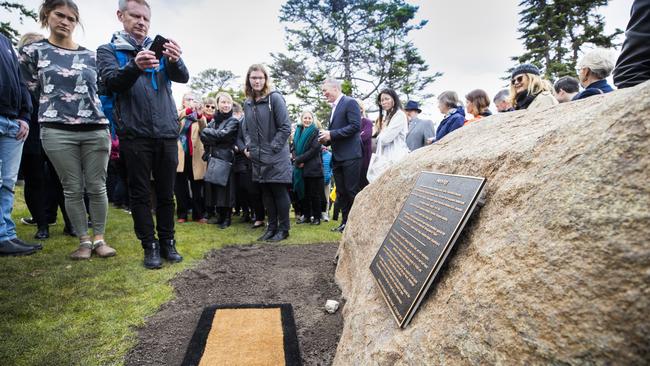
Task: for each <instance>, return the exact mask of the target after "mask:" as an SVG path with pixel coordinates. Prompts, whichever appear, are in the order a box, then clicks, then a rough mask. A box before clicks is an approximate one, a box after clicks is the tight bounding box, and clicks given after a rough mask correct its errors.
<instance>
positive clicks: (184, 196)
mask: <svg viewBox="0 0 650 366" xmlns="http://www.w3.org/2000/svg"><path fill="white" fill-rule="evenodd" d="M186 97H187V95H186V96H183V105H185V100H186ZM188 98H191V99H190V102H189V103H188V104H187V105H188V107H187V108H185V109H184V110H182V111H181V112H180V115H179V116H178V120H179V136H178V166H177V168H176V184H175V185H174V194H175V195H176V205H177V207H176V216H177V220H176V222H178V223H179V224H182V223H184V222H186V221H187V219H188V216H187V213H188V211H189V210H190V208H192V219H193V220H194V221H197V222H200V223H202V224H205V223H206V222H208V220H207V219H206V218H205V217H204V212H205V200H204V199H203V197H204V196H203V186H204V183H203V176H204V175H205V170H206V168H207V165H206V163H205V161H203V153H204V152H205V149H204V148H203V143H202V142H201V139H200V138H199V134H200V133H201V131H203V129H204V128H205V127H206V126H207V125H208V122H209V121H211V120H212V114H214V108H215V106H216V103H215V101H214V98H207V99H206V100H205V102H204V103H201V102H197V101H196V100H195V99H194V96H189V97H188Z"/></svg>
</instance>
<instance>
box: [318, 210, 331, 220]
mask: <svg viewBox="0 0 650 366" xmlns="http://www.w3.org/2000/svg"><path fill="white" fill-rule="evenodd" d="M320 219H321V220H323V221H325V222H330V215H328V214H327V212H323V213H321V214H320Z"/></svg>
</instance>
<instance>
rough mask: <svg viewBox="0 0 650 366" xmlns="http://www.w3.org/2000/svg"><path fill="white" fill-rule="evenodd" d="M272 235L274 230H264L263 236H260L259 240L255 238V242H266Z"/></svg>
mask: <svg viewBox="0 0 650 366" xmlns="http://www.w3.org/2000/svg"><path fill="white" fill-rule="evenodd" d="M273 235H275V230H270V229H266V231H265V232H264V234H262V236H260V237H259V238H257V241H264V240H268V239H269V238H270V237H272V236H273Z"/></svg>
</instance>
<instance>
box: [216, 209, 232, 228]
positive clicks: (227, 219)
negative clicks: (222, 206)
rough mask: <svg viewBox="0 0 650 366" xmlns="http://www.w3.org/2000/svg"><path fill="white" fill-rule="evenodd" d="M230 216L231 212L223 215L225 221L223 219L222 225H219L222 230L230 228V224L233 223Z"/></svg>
mask: <svg viewBox="0 0 650 366" xmlns="http://www.w3.org/2000/svg"><path fill="white" fill-rule="evenodd" d="M230 215H231V214H230V210H228V211H226V212H224V214H223V216H224V219H223V222H222V223H221V225H219V227H220V228H222V229H225V228H227V227H228V226H230V224H231V223H232V219H231V217H230Z"/></svg>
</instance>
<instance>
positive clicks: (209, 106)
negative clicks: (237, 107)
mask: <svg viewBox="0 0 650 366" xmlns="http://www.w3.org/2000/svg"><path fill="white" fill-rule="evenodd" d="M205 108H210V109H216V108H217V106H214V105H206V106H205Z"/></svg>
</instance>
